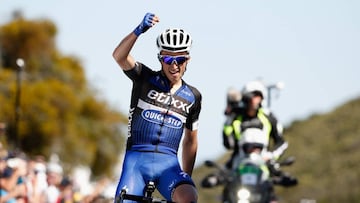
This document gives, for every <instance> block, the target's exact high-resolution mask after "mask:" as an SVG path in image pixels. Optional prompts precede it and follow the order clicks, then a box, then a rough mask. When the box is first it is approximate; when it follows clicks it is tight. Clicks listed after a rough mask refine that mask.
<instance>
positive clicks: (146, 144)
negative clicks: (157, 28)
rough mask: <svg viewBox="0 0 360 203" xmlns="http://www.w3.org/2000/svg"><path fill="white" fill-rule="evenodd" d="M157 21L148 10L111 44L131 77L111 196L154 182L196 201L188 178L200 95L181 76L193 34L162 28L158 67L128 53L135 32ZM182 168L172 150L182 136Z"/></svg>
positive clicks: (169, 193)
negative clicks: (120, 163) (124, 130)
mask: <svg viewBox="0 0 360 203" xmlns="http://www.w3.org/2000/svg"><path fill="white" fill-rule="evenodd" d="M158 22H159V18H158V16H156V15H154V14H152V13H147V14H146V15H145V16H144V18H143V20H142V22H141V23H140V24H139V25H138V26H137V27H136V28H135V30H134V31H133V32H131V33H130V34H128V35H127V36H126V37H125V38H124V39H123V40H122V41H121V42H120V44H119V45H118V46H117V47H116V48H115V50H114V52H113V57H114V59H115V60H116V62H117V63H118V64H119V66H120V67H121V68H122V70H123V71H124V73H125V75H126V76H127V77H129V78H130V79H131V80H132V83H133V88H132V94H131V95H132V96H131V103H130V110H129V125H128V130H129V132H128V133H129V134H128V140H127V146H126V153H125V158H124V163H123V169H122V174H121V177H120V180H119V183H118V186H117V190H116V196H118V195H119V193H120V191H121V190H122V189H124V188H125V189H127V191H128V193H129V194H134V195H143V194H144V193H143V192H144V191H143V188H144V187H145V184H146V183H147V182H149V181H153V182H154V183H155V185H156V187H157V189H158V191H159V192H160V193H161V194H162V195H163V196H164V198H166V199H167V200H172V201H175V202H179V203H185V202H186V203H189V202H196V201H197V190H196V188H195V184H194V182H193V180H192V178H191V174H192V171H193V167H194V163H195V157H196V151H197V130H198V119H199V114H200V109H201V94H200V92H199V91H198V90H197V89H196V88H195V87H193V86H191V85H189V84H188V83H186V82H185V81H184V80H183V79H182V77H183V75H184V72H185V71H186V67H187V65H188V63H189V61H190V55H189V51H190V48H191V45H192V39H191V36H190V34H189V33H188V32H186V31H185V30H183V29H179V28H171V29H166V30H165V31H164V32H163V33H161V34H160V35H159V36H158V37H157V40H156V43H157V47H158V48H159V53H158V60H159V61H160V64H161V70H159V71H154V70H152V69H150V68H149V67H147V66H146V65H144V64H142V63H141V62H138V61H135V59H134V58H133V57H132V55H130V51H131V50H132V48H133V46H134V44H135V42H136V41H137V39H138V37H139V36H140V35H141V34H142V33H144V32H145V31H147V30H148V29H149V28H151V27H153V26H154V25H155V24H156V23H158ZM184 131H185V133H184V138H183V145H182V168H181V166H180V164H179V161H178V159H177V152H178V148H179V144H180V140H181V138H182V135H183V132H184Z"/></svg>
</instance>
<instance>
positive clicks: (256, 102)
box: [202, 80, 296, 187]
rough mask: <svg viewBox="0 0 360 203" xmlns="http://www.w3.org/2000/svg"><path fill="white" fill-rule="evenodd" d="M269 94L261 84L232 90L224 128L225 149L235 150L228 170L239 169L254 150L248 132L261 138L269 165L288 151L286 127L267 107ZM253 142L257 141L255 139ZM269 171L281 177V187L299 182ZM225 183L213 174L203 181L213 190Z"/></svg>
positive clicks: (251, 82)
mask: <svg viewBox="0 0 360 203" xmlns="http://www.w3.org/2000/svg"><path fill="white" fill-rule="evenodd" d="M266 93H267V89H266V87H265V85H264V84H263V82H262V81H259V80H254V81H250V82H248V83H247V84H246V85H245V86H244V88H243V89H242V91H241V92H240V91H236V89H234V88H229V90H228V92H227V106H226V109H225V112H224V114H225V116H226V120H225V123H224V127H223V145H224V147H225V148H227V149H228V150H233V152H232V155H231V157H230V160H229V161H227V163H226V167H227V168H228V169H231V170H234V169H236V168H237V167H238V164H239V162H240V160H241V159H243V158H245V156H246V154H247V153H246V151H247V150H248V149H246V148H247V147H248V146H250V145H249V144H250V140H249V139H248V136H246V135H247V134H252V133H248V132H254V131H256V134H257V135H258V137H257V138H255V139H256V140H257V142H258V144H260V145H262V146H261V152H260V153H261V156H262V157H263V159H264V160H265V161H266V162H274V161H276V160H278V159H279V158H280V157H281V155H282V154H283V153H284V152H285V150H286V149H287V148H288V143H287V142H286V141H285V140H284V138H283V136H282V132H283V130H282V125H281V124H280V123H279V122H278V121H277V119H276V117H275V116H274V115H273V114H272V113H271V112H270V110H269V109H267V108H265V107H263V106H264V104H265V101H266V100H265V99H266V96H267V94H266ZM250 139H252V140H253V141H254V138H250ZM271 141H272V143H271ZM270 144H271V146H270ZM270 148H271V150H270ZM269 170H270V171H268V173H270V176H279V177H278V178H277V179H275V180H276V181H277V182H278V184H281V185H284V186H285V185H293V184H296V183H295V182H296V180H295V179H294V178H292V177H289V176H288V175H287V174H285V173H283V172H281V171H278V170H275V168H269ZM289 180H290V182H289ZM222 181H223V180H222V177H219V176H217V175H216V174H210V175H209V176H207V177H206V178H205V179H204V180H203V182H202V186H203V187H212V186H215V185H218V184H221V182H222ZM294 181H295V182H294Z"/></svg>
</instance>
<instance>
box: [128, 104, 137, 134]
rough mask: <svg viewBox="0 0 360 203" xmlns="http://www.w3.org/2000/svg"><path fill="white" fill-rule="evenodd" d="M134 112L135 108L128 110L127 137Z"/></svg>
mask: <svg viewBox="0 0 360 203" xmlns="http://www.w3.org/2000/svg"><path fill="white" fill-rule="evenodd" d="M134 110H135V108H130V110H129V120H128V137H130V136H131V122H132V117H133V114H134Z"/></svg>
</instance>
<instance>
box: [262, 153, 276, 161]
mask: <svg viewBox="0 0 360 203" xmlns="http://www.w3.org/2000/svg"><path fill="white" fill-rule="evenodd" d="M261 156H262V157H263V159H264V160H265V161H269V160H272V159H274V158H275V157H274V154H273V153H272V152H268V151H267V152H262V153H261Z"/></svg>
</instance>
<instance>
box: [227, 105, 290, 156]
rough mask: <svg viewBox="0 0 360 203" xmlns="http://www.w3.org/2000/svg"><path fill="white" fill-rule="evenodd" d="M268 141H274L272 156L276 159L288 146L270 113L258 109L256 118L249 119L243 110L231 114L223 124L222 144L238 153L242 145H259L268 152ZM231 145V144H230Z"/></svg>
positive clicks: (278, 125)
mask: <svg viewBox="0 0 360 203" xmlns="http://www.w3.org/2000/svg"><path fill="white" fill-rule="evenodd" d="M270 139H272V140H273V141H274V143H273V144H274V146H273V147H272V148H273V149H272V150H271V151H272V154H273V156H274V157H273V158H275V159H278V158H279V157H280V156H281V155H282V154H283V153H284V152H285V150H286V149H287V147H288V144H287V142H285V141H284V139H283V137H282V128H281V126H280V124H279V123H278V122H277V120H276V118H275V117H274V116H273V114H271V112H270V111H268V110H266V109H264V108H259V110H258V112H257V114H256V116H254V117H250V116H248V115H247V114H246V113H245V110H242V111H239V112H238V113H236V114H233V117H232V118H230V120H228V121H227V122H225V124H224V128H223V144H224V146H225V147H226V148H228V149H231V148H234V154H237V153H239V150H240V149H241V147H242V145H243V144H244V143H250V142H254V143H260V144H262V145H263V146H264V149H265V150H268V147H269V143H270ZM231 143H233V144H231Z"/></svg>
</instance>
